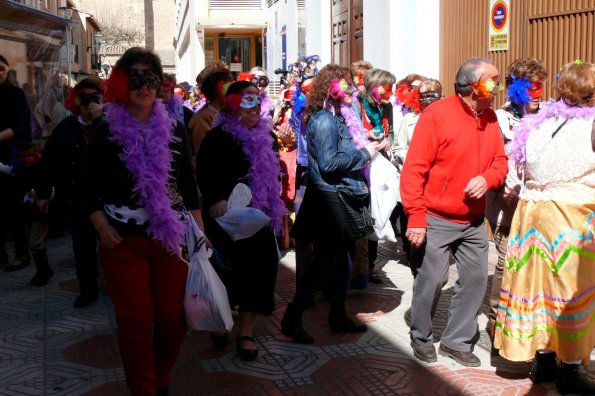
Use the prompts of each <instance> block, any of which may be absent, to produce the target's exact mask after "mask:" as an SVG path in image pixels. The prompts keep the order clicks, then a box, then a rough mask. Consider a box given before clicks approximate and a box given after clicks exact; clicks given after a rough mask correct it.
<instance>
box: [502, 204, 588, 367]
mask: <svg viewBox="0 0 595 396" xmlns="http://www.w3.org/2000/svg"><path fill="white" fill-rule="evenodd" d="M594 228H595V203H585V204H574V203H559V202H553V201H545V202H543V201H524V200H522V201H521V202H519V206H518V207H517V210H516V212H515V215H514V218H513V221H512V226H511V229H510V237H509V245H508V253H507V258H506V267H505V269H504V277H503V280H502V288H501V290H500V305H499V307H498V316H497V319H496V333H495V339H494V346H495V347H496V348H499V349H500V355H502V356H503V357H504V358H506V359H508V360H513V361H526V360H530V359H532V358H533V356H534V354H535V351H536V350H537V349H549V350H552V351H555V352H556V353H557V355H558V357H559V358H560V359H562V360H564V361H575V360H583V362H584V363H585V364H587V363H588V360H589V356H590V353H591V351H592V349H593V346H594V345H595V326H593V318H594V316H595V241H594V236H593V231H594Z"/></svg>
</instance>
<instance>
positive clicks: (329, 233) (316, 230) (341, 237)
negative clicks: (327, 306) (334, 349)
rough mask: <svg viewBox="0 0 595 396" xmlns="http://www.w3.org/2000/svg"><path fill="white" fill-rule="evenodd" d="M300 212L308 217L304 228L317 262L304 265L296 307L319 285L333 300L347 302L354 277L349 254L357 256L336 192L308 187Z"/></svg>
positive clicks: (306, 299)
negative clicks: (347, 232) (348, 236)
mask: <svg viewBox="0 0 595 396" xmlns="http://www.w3.org/2000/svg"><path fill="white" fill-rule="evenodd" d="M302 211H303V212H302ZM300 215H302V216H307V217H308V220H307V223H308V225H307V226H305V228H307V229H309V233H310V237H311V240H312V244H313V247H314V262H313V263H312V265H310V266H308V267H306V268H305V270H304V273H303V275H302V278H301V280H300V282H299V283H298V285H297V289H296V293H295V297H294V299H293V303H294V305H295V306H296V308H297V309H304V308H305V307H306V306H307V305H308V303H309V302H310V299H311V295H312V292H313V291H315V290H320V288H319V287H318V286H322V290H323V291H324V292H325V294H326V295H327V297H328V298H329V300H330V303H331V304H340V303H344V302H345V301H346V299H347V292H348V290H349V281H350V279H351V266H350V264H349V256H350V255H351V257H355V242H354V241H351V240H349V238H347V236H346V232H345V229H346V225H345V222H344V216H343V213H342V211H341V205H340V203H339V199H338V197H337V193H336V192H328V191H321V190H315V189H314V188H308V189H307V190H306V196H305V197H304V203H303V204H302V209H300V214H299V215H298V216H300ZM296 222H297V220H296Z"/></svg>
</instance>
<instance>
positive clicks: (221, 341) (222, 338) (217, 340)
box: [209, 333, 229, 350]
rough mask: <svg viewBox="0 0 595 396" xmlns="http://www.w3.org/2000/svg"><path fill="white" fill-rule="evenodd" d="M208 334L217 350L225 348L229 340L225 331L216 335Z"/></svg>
mask: <svg viewBox="0 0 595 396" xmlns="http://www.w3.org/2000/svg"><path fill="white" fill-rule="evenodd" d="M209 334H210V335H211V341H213V345H215V348H217V349H218V350H223V349H225V347H226V346H227V343H228V342H229V336H228V334H227V333H225V334H222V335H217V334H215V333H209Z"/></svg>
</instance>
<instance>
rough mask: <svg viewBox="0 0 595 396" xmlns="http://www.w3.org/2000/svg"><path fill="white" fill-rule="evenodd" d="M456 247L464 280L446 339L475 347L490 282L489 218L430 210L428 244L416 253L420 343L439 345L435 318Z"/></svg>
mask: <svg viewBox="0 0 595 396" xmlns="http://www.w3.org/2000/svg"><path fill="white" fill-rule="evenodd" d="M450 252H452V255H453V256H454V258H455V261H456V264H457V269H458V272H459V279H457V282H456V284H455V285H454V289H453V294H452V298H451V300H450V307H449V309H448V323H447V325H446V328H445V329H444V333H442V338H441V340H440V342H441V344H443V345H444V346H446V347H448V348H451V349H454V350H457V351H470V350H472V348H473V344H474V339H475V334H476V332H477V316H478V313H479V308H480V306H481V303H482V300H483V296H484V293H485V291H486V285H487V281H488V236H487V232H486V228H485V225H484V223H483V219H482V220H479V221H476V222H474V223H472V224H458V223H453V222H451V221H447V220H443V219H440V218H438V217H435V216H430V215H428V228H427V233H426V243H425V245H424V246H422V247H421V248H420V249H414V250H413V251H412V253H411V266H412V270H413V273H414V276H415V280H414V282H413V299H412V302H411V340H412V341H413V342H415V343H417V344H420V345H426V346H430V345H432V344H433V330H432V318H433V317H434V313H435V311H436V306H437V304H438V300H439V298H440V293H441V291H442V287H444V285H445V284H446V283H447V282H448V260H449V256H450V254H449V253H450Z"/></svg>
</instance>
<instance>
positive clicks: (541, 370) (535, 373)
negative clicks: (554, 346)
mask: <svg viewBox="0 0 595 396" xmlns="http://www.w3.org/2000/svg"><path fill="white" fill-rule="evenodd" d="M559 371H560V366H558V362H557V361H556V352H554V351H550V350H548V349H538V350H537V351H535V357H534V358H533V364H531V370H530V371H529V378H531V381H533V383H535V384H540V383H542V382H553V381H555V380H556V378H558V372H559Z"/></svg>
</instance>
